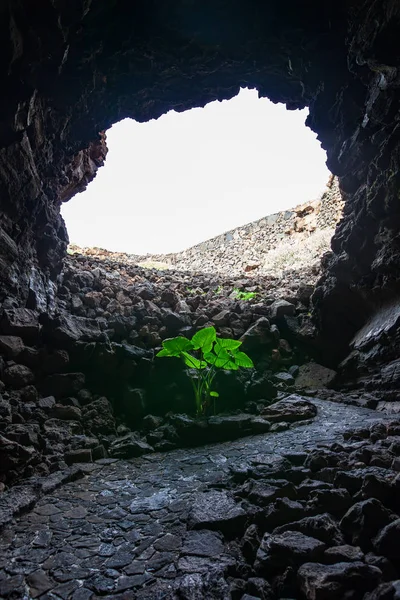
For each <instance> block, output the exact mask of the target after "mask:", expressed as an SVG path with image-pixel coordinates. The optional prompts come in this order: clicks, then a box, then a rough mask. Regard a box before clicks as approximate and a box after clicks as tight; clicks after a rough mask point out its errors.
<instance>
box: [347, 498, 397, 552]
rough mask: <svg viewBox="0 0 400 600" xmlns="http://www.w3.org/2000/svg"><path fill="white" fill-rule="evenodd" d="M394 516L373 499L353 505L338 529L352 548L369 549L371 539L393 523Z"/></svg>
mask: <svg viewBox="0 0 400 600" xmlns="http://www.w3.org/2000/svg"><path fill="white" fill-rule="evenodd" d="M394 519H395V516H394V515H393V513H391V512H390V511H389V510H387V509H386V508H385V507H384V506H383V504H382V503H381V502H380V501H379V500H376V499H375V498H369V499H368V500H363V501H362V502H357V503H356V504H354V505H353V506H352V507H351V508H350V509H349V510H348V511H347V513H346V514H345V515H344V517H343V518H342V520H341V522H340V528H341V530H342V531H343V532H344V534H345V535H346V537H347V538H348V540H349V541H350V542H351V544H352V545H353V546H361V548H364V547H365V548H370V547H371V540H372V538H373V537H374V536H375V535H376V534H377V533H378V531H379V530H380V529H382V528H383V527H385V526H386V525H389V523H391V522H392V521H394Z"/></svg>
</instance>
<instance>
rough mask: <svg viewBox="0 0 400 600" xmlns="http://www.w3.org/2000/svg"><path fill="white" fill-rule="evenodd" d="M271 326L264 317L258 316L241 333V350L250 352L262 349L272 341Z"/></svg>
mask: <svg viewBox="0 0 400 600" xmlns="http://www.w3.org/2000/svg"><path fill="white" fill-rule="evenodd" d="M273 339H274V337H273V334H272V333H271V326H270V323H269V321H268V319H267V318H266V317H260V318H259V319H258V320H257V321H256V322H255V323H254V324H253V325H252V326H251V327H249V329H247V331H246V332H245V333H244V334H243V335H242V337H241V338H240V341H241V342H242V344H243V345H242V349H243V352H246V353H250V356H251V353H252V352H253V351H259V352H260V351H262V350H263V349H264V348H265V346H270V345H271V344H272V342H273Z"/></svg>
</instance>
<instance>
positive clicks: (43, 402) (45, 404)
mask: <svg viewBox="0 0 400 600" xmlns="http://www.w3.org/2000/svg"><path fill="white" fill-rule="evenodd" d="M55 403H56V399H55V398H54V396H47V397H46V398H39V400H38V407H39V408H42V409H43V410H50V409H52V408H53V406H54V405H55Z"/></svg>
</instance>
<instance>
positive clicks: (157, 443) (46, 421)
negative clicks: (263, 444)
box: [0, 255, 318, 484]
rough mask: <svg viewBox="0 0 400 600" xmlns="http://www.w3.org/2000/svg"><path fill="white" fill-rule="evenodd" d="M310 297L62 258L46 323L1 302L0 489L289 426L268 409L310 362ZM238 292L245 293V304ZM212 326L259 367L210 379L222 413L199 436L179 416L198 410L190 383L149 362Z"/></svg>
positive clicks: (182, 374)
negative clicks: (177, 339) (111, 459)
mask: <svg viewBox="0 0 400 600" xmlns="http://www.w3.org/2000/svg"><path fill="white" fill-rule="evenodd" d="M275 283H276V282H275ZM283 290H284V293H283V294H282V295H280V294H281V293H282V291H283ZM238 292H239V295H238ZM277 292H278V293H279V295H278V294H277ZM311 292H312V287H311V286H310V285H307V284H306V283H304V282H302V281H301V280H300V281H297V282H295V283H291V284H289V283H285V287H282V284H281V286H280V287H279V288H278V289H277V288H276V287H275V289H274V281H273V280H271V279H265V278H264V279H263V278H254V277H252V278H251V279H249V278H241V279H238V278H229V279H228V278H225V279H224V278H219V277H215V276H214V277H213V276H208V275H198V276H196V275H193V274H190V273H177V272H173V271H163V272H160V271H156V270H144V269H141V268H140V267H137V266H135V265H131V264H129V263H123V262H116V261H115V260H111V259H108V260H99V259H97V258H94V257H88V256H84V255H74V256H71V257H67V258H66V260H65V265H64V270H63V273H62V279H61V281H60V282H59V286H58V292H57V295H56V297H55V298H54V303H55V306H56V309H55V310H54V311H53V312H51V313H49V312H46V313H43V312H42V313H40V312H39V311H35V310H33V309H28V308H19V307H17V306H16V305H15V304H14V303H13V301H12V300H11V299H10V300H8V301H6V302H5V303H4V304H3V312H2V316H1V319H0V356H1V359H0V360H1V364H0V367H1V369H0V377H1V401H0V409H1V415H2V420H1V433H0V454H1V463H0V464H1V467H0V478H1V481H2V482H3V484H4V483H8V482H15V481H17V480H18V479H19V478H20V477H22V476H23V477H27V476H30V475H32V474H33V473H37V474H40V475H45V474H47V473H49V472H53V471H55V470H57V469H61V468H64V467H65V465H66V464H72V463H75V462H83V461H92V460H96V459H100V458H103V457H105V456H107V453H110V454H111V455H113V456H137V455H140V454H143V453H146V452H150V451H153V449H155V450H166V449H170V448H173V447H176V446H179V445H187V444H188V443H189V442H188V440H190V443H191V444H193V443H205V442H206V441H217V440H223V439H234V438H235V437H238V436H240V435H249V434H252V433H255V432H263V431H268V430H269V429H271V430H272V431H274V430H275V429H276V428H278V429H279V427H286V426H287V421H288V420H290V419H286V418H285V416H284V415H283V416H282V418H280V419H278V423H276V419H271V418H270V416H268V414H267V415H265V410H266V407H267V406H268V405H269V404H270V403H271V402H272V401H275V400H280V399H281V398H283V397H285V395H286V396H287V395H290V394H291V393H293V391H295V389H296V388H295V377H296V376H297V374H298V371H299V366H298V365H299V364H301V363H302V362H304V361H305V360H307V359H308V358H309V356H310V354H312V351H313V344H315V340H314V334H315V331H314V329H313V327H312V325H311V323H310V319H309V312H308V310H309V309H308V305H309V300H310V294H311ZM240 293H242V294H243V293H245V294H248V296H247V297H246V299H245V300H243V299H240ZM208 325H214V326H215V327H216V329H217V332H218V334H219V335H220V336H222V337H230V338H235V339H241V340H242V342H243V349H244V350H245V351H246V352H247V353H249V354H250V355H251V357H252V358H253V360H254V362H255V367H256V368H255V370H254V371H253V370H250V371H248V370H246V372H238V373H232V372H221V373H219V374H218V376H217V378H216V382H215V385H216V390H217V391H218V392H220V400H219V401H218V405H217V412H218V413H223V412H226V411H228V412H229V413H230V414H231V416H230V417H225V418H222V417H220V416H216V417H211V418H208V420H207V422H206V423H207V426H206V424H205V422H202V423H199V422H196V423H194V422H192V420H191V419H190V417H187V416H184V417H182V418H180V419H179V418H178V417H176V416H174V415H176V414H177V413H179V414H181V413H188V412H189V413H190V412H193V409H194V404H193V406H192V405H191V399H192V396H193V394H192V389H191V384H190V380H189V378H188V376H187V372H186V371H185V369H184V368H183V367H182V365H181V363H180V362H179V361H177V360H175V359H163V360H158V359H157V360H154V354H155V351H156V350H157V349H158V348H159V347H160V345H161V342H162V340H163V339H165V338H168V337H173V336H176V335H185V336H188V337H191V336H192V335H193V334H194V333H195V332H196V331H197V330H199V329H201V328H203V327H205V326H208ZM317 387H318V386H317ZM288 410H289V409H288ZM232 411H233V412H235V411H236V412H237V413H238V414H236V415H235V416H232ZM243 411H244V412H243ZM289 412H290V410H289ZM167 413H169V416H167V417H165V415H167ZM146 415H153V417H146ZM311 416H312V415H309V416H308V417H307V418H310V417H311ZM282 423H283V424H282Z"/></svg>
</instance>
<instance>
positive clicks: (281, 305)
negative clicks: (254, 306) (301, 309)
mask: <svg viewBox="0 0 400 600" xmlns="http://www.w3.org/2000/svg"><path fill="white" fill-rule="evenodd" d="M269 310H270V317H271V319H274V320H276V319H280V318H281V317H284V316H292V315H294V313H295V311H296V307H295V306H294V304H292V303H291V302H287V301H286V300H275V302H273V303H272V304H271V306H270V307H269Z"/></svg>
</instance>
